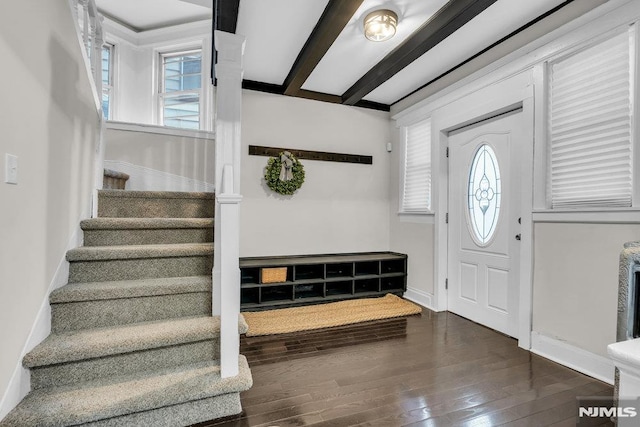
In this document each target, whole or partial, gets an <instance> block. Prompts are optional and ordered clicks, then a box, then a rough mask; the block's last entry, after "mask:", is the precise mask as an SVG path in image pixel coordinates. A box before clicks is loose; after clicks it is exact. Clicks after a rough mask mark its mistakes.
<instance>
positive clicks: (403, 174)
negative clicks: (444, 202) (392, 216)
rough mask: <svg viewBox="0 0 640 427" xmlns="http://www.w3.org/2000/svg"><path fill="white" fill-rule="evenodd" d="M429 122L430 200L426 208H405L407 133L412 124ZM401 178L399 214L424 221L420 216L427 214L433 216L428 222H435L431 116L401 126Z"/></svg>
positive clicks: (414, 220)
mask: <svg viewBox="0 0 640 427" xmlns="http://www.w3.org/2000/svg"><path fill="white" fill-rule="evenodd" d="M427 121H428V122H429V127H430V134H429V144H428V145H429V170H430V172H429V200H428V203H427V209H426V210H406V209H405V208H404V206H403V205H404V198H405V181H406V156H407V143H408V140H407V134H408V130H409V128H410V127H411V126H416V125H419V124H422V123H424V122H427ZM400 147H401V149H400V158H399V164H400V168H399V169H400V179H399V193H398V194H399V198H398V212H397V214H398V215H399V216H400V217H402V218H404V219H405V220H406V222H424V220H420V219H419V218H424V217H425V216H431V219H429V220H428V221H427V222H433V217H434V215H435V211H434V210H433V127H432V120H431V117H430V116H428V117H420V118H419V119H417V120H415V121H413V122H411V123H406V124H403V125H402V126H401V127H400Z"/></svg>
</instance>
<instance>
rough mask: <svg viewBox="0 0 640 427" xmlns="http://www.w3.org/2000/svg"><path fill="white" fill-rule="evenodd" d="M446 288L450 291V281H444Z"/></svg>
mask: <svg viewBox="0 0 640 427" xmlns="http://www.w3.org/2000/svg"><path fill="white" fill-rule="evenodd" d="M444 288H445V289H449V279H444Z"/></svg>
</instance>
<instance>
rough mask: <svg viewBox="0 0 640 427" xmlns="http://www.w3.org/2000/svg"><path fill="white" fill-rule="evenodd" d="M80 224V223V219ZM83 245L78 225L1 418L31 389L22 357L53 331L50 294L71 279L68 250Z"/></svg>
mask: <svg viewBox="0 0 640 427" xmlns="http://www.w3.org/2000/svg"><path fill="white" fill-rule="evenodd" d="M78 224H80V222H79V221H78ZM81 245H82V230H81V229H80V227H79V225H78V227H77V228H76V230H75V231H74V232H73V235H72V236H71V239H69V242H68V244H67V249H66V250H65V251H64V252H65V253H64V255H63V256H62V259H61V260H60V263H59V264H58V268H57V269H56V272H55V274H54V275H53V278H52V279H51V282H50V283H49V289H48V290H47V293H46V295H45V297H44V300H43V301H42V304H41V305H40V310H38V314H37V315H36V318H35V321H34V323H33V327H32V328H31V332H30V333H29V337H28V338H27V342H26V344H25V345H24V347H23V349H22V352H21V354H20V359H19V360H18V362H17V364H16V367H15V369H14V370H13V374H12V375H11V379H10V380H9V385H8V386H7V389H6V390H5V392H4V395H3V396H2V400H0V420H2V419H3V418H4V417H5V416H7V414H8V413H9V412H10V411H11V410H12V409H13V408H15V407H16V405H18V403H20V401H21V400H22V399H23V398H24V397H25V396H26V395H27V393H29V391H30V390H31V375H30V372H29V370H28V369H25V368H24V367H23V366H22V358H23V357H24V356H25V354H27V353H28V352H30V351H31V350H33V348H34V347H35V346H36V345H38V344H40V343H41V342H42V341H43V340H44V339H45V338H46V337H47V336H49V334H50V333H51V306H50V305H49V294H51V292H53V291H54V290H56V289H58V288H60V287H62V286H64V285H66V284H67V282H68V280H69V262H68V261H67V258H66V254H67V250H69V249H73V248H77V247H78V246H81Z"/></svg>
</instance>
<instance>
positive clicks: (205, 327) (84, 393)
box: [0, 190, 252, 427]
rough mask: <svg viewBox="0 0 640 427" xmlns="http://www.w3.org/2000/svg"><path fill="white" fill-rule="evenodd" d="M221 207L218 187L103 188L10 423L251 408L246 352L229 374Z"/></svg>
mask: <svg viewBox="0 0 640 427" xmlns="http://www.w3.org/2000/svg"><path fill="white" fill-rule="evenodd" d="M213 210H214V200H213V195H212V194H210V193H173V192H147V191H122V190H103V191H101V192H100V193H99V203H98V218H93V219H89V220H85V221H82V223H81V227H82V229H83V231H84V246H83V247H80V248H77V249H73V250H71V251H69V252H68V253H67V260H68V261H69V263H70V267H69V283H68V284H67V285H65V286H63V287H62V288H60V289H57V290H56V291H54V292H53V293H52V294H51V296H50V303H51V314H52V320H51V323H52V333H51V335H50V336H49V337H48V338H47V339H45V340H44V341H43V342H42V343H41V344H39V345H38V346H37V347H35V348H34V349H33V350H32V351H31V352H30V353H28V354H27V355H26V356H25V357H24V359H23V365H24V366H25V367H27V368H29V369H30V371H31V392H30V393H29V394H28V395H27V397H25V399H24V400H23V401H22V402H21V403H20V404H19V405H18V406H17V407H16V408H15V409H14V410H13V411H12V412H11V413H9V414H8V415H7V417H5V419H4V420H3V421H2V422H0V426H3V427H4V426H19V427H27V426H38V427H45V426H75V425H87V426H154V427H165V426H166V427H174V426H176V427H178V426H187V425H190V424H194V423H198V422H202V421H207V420H211V419H215V418H220V417H225V416H229V415H234V414H238V413H240V412H241V411H242V408H241V406H240V394H239V393H240V392H241V391H244V390H247V389H249V388H250V387H251V385H252V378H251V372H250V370H249V366H248V365H247V361H246V359H245V358H244V356H242V355H241V356H240V358H239V360H238V364H239V371H240V374H239V375H238V376H236V377H232V378H221V376H220V365H219V362H218V358H219V341H218V340H219V329H220V319H219V318H218V317H212V316H211V268H212V264H213V244H212V241H213ZM246 330H247V326H246V323H245V322H244V319H242V318H240V319H239V322H238V332H239V333H241V334H242V333H245V332H246Z"/></svg>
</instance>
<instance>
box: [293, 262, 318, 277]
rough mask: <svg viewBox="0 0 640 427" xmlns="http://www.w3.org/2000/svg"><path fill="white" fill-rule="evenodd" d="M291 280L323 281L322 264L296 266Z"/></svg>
mask: <svg viewBox="0 0 640 427" xmlns="http://www.w3.org/2000/svg"><path fill="white" fill-rule="evenodd" d="M294 269H295V270H294V271H295V273H294V274H293V280H294V281H295V280H310V279H324V264H307V265H296V266H295V267H294Z"/></svg>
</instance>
